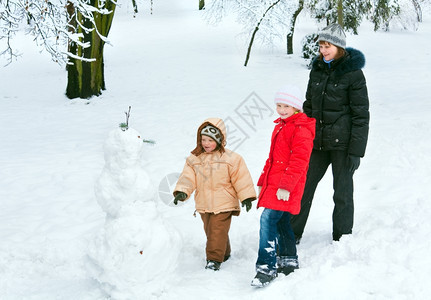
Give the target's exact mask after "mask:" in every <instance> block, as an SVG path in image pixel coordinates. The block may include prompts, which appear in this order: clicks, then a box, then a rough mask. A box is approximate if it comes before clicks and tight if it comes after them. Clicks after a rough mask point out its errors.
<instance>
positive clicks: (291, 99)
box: [274, 85, 304, 111]
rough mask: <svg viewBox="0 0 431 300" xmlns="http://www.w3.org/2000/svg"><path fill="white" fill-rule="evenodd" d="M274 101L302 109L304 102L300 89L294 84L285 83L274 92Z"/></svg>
mask: <svg viewBox="0 0 431 300" xmlns="http://www.w3.org/2000/svg"><path fill="white" fill-rule="evenodd" d="M274 102H275V103H276V104H277V103H284V104H287V105H289V106H292V107H294V108H297V109H299V110H300V111H302V103H304V100H303V97H302V92H301V90H300V89H299V88H298V87H297V86H295V85H286V86H284V87H283V88H281V89H280V90H279V91H278V92H277V94H275V98H274Z"/></svg>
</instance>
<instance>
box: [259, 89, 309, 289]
mask: <svg viewBox="0 0 431 300" xmlns="http://www.w3.org/2000/svg"><path fill="white" fill-rule="evenodd" d="M302 99H303V97H302V95H301V92H300V90H299V89H298V88H297V87H295V86H287V87H285V88H283V89H282V90H280V91H279V92H278V93H277V94H276V97H275V103H276V109H277V113H278V114H279V115H280V118H278V119H277V120H275V123H276V125H275V128H274V131H273V133H272V138H271V148H270V151H269V158H268V159H267V161H266V164H265V167H264V169H263V172H262V174H261V176H260V178H259V181H258V183H257V186H258V189H259V191H260V193H259V202H258V204H257V207H264V208H265V209H264V211H263V212H262V215H261V217H260V231H259V235H260V237H259V253H258V258H257V262H256V271H257V274H256V276H255V278H254V279H253V281H252V282H251V285H252V286H256V287H262V286H265V285H267V284H268V283H269V282H270V281H272V280H273V279H274V278H275V277H276V276H277V273H283V274H285V275H288V274H289V273H291V272H293V271H294V270H295V269H297V268H298V267H299V265H298V256H297V254H296V244H295V237H294V234H293V231H292V227H291V225H290V217H291V215H295V214H298V213H299V209H300V207H301V196H302V193H303V191H304V184H305V178H306V175H307V169H308V160H309V158H310V153H311V149H312V148H313V138H314V129H315V120H314V119H311V118H308V117H307V116H306V115H305V114H304V113H302V112H301V111H302V102H303V100H302Z"/></svg>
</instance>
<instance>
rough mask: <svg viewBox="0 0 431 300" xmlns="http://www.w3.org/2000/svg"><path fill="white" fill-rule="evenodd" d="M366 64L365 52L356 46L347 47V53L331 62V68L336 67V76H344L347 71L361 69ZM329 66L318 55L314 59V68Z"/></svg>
mask: <svg viewBox="0 0 431 300" xmlns="http://www.w3.org/2000/svg"><path fill="white" fill-rule="evenodd" d="M364 66H365V56H364V54H363V53H362V52H361V51H359V50H356V49H354V48H350V47H348V48H346V55H344V56H343V57H341V58H339V59H337V60H335V61H334V62H332V63H331V68H333V69H334V72H335V75H336V76H343V75H344V74H346V73H349V72H352V71H356V70H360V69H362V68H363V67H364ZM324 68H327V64H326V63H325V62H324V61H323V60H321V59H320V57H319V56H316V57H315V58H314V59H313V63H312V69H313V70H316V69H324Z"/></svg>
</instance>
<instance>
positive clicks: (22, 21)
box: [0, 0, 112, 64]
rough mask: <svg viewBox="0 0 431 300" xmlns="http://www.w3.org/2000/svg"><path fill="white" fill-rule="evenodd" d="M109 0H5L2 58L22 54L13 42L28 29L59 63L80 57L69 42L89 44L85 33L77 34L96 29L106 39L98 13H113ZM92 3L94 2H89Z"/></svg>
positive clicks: (0, 17) (0, 20)
mask: <svg viewBox="0 0 431 300" xmlns="http://www.w3.org/2000/svg"><path fill="white" fill-rule="evenodd" d="M108 1H111V0H106V1H104V0H101V1H98V0H96V1H86V0H2V1H1V2H0V57H2V58H5V60H6V62H7V64H9V63H11V62H12V61H13V59H14V58H16V57H17V56H18V55H19V52H18V51H19V50H18V49H16V48H15V47H14V46H13V44H12V43H13V37H14V36H16V34H17V33H18V32H20V31H25V32H26V33H27V34H29V35H32V36H33V38H34V41H35V42H36V43H37V45H38V46H40V47H41V48H42V49H44V50H45V51H47V52H48V53H49V54H50V55H51V57H52V60H53V61H55V62H57V63H60V64H63V63H67V60H68V57H74V58H80V57H81V56H76V55H71V53H70V52H69V51H68V45H69V44H70V43H71V42H74V43H76V44H77V45H79V46H80V47H82V48H86V47H89V43H88V42H84V41H83V36H82V34H78V32H80V31H81V30H83V31H85V32H90V31H92V30H96V32H97V33H98V35H99V36H100V39H101V40H102V41H104V42H107V39H106V37H105V36H103V35H102V34H101V33H100V31H99V28H97V25H96V22H95V15H96V14H102V15H106V14H110V13H112V11H110V10H108V9H106V7H105V4H106V3H107V2H108ZM91 3H95V5H90V4H91ZM88 22H89V23H88ZM84 24H87V27H90V28H87V27H86V26H85V25H84ZM88 24H91V26H88ZM80 59H83V58H82V57H81V58H80ZM88 59H90V60H91V58H87V60H88Z"/></svg>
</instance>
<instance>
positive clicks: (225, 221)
mask: <svg viewBox="0 0 431 300" xmlns="http://www.w3.org/2000/svg"><path fill="white" fill-rule="evenodd" d="M200 215H201V218H202V221H203V222H204V230H205V234H206V236H207V246H206V255H207V260H214V261H218V262H223V261H224V260H225V257H228V256H229V255H230V242H229V229H230V223H231V220H232V212H230V211H228V212H223V213H219V214H213V213H201V214H200Z"/></svg>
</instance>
